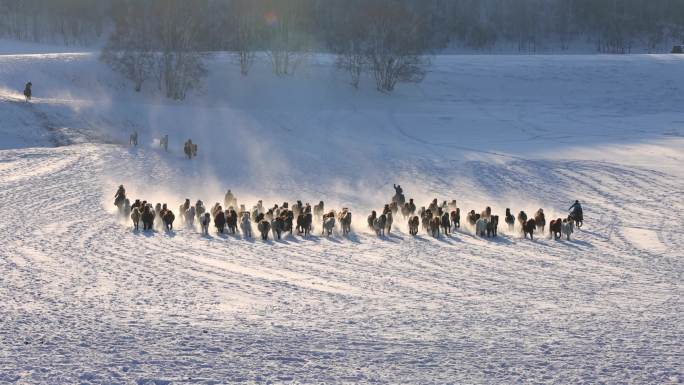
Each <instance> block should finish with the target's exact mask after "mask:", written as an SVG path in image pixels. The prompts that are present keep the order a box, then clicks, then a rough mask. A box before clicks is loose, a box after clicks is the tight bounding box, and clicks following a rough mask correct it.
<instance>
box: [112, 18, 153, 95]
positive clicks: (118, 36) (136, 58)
mask: <svg viewBox="0 0 684 385" xmlns="http://www.w3.org/2000/svg"><path fill="white" fill-rule="evenodd" d="M121 12H122V15H120V17H121V19H120V20H119V23H118V24H117V28H116V30H115V31H114V32H113V33H112V35H111V36H110V38H109V41H108V43H107V45H106V46H105V48H104V49H103V50H102V55H101V59H102V60H103V61H104V62H105V63H107V64H109V65H110V66H111V67H112V69H114V70H115V71H117V72H119V73H121V74H122V75H123V76H124V77H126V78H127V79H129V80H131V81H132V82H133V84H134V86H135V91H136V92H140V90H141V89H142V86H143V83H144V82H145V81H146V80H147V79H149V78H150V77H152V74H153V72H154V65H155V54H154V52H152V47H151V39H152V32H151V30H150V28H149V23H146V22H145V20H144V13H141V12H138V11H137V10H134V9H132V8H126V9H123V10H121Z"/></svg>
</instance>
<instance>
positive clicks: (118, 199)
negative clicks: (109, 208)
mask: <svg viewBox="0 0 684 385" xmlns="http://www.w3.org/2000/svg"><path fill="white" fill-rule="evenodd" d="M125 200H126V189H125V188H124V186H123V185H120V186H119V189H118V190H116V194H114V205H115V206H118V205H119V203H122V202H123V201H125Z"/></svg>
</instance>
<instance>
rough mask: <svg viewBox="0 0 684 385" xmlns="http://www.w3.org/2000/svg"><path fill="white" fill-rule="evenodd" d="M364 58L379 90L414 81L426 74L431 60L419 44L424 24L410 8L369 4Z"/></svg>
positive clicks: (390, 89)
mask: <svg viewBox="0 0 684 385" xmlns="http://www.w3.org/2000/svg"><path fill="white" fill-rule="evenodd" d="M367 17H368V20H367V23H368V31H369V32H368V36H369V41H368V48H367V50H366V60H367V61H368V63H369V65H370V68H371V70H372V73H373V76H374V77H375V82H376V86H377V88H378V90H379V91H381V92H388V93H389V92H392V91H393V90H394V87H395V86H396V84H397V83H399V82H407V83H411V82H413V83H415V82H420V81H422V80H423V78H424V77H425V74H426V72H427V70H426V69H427V67H428V66H429V64H430V61H429V59H427V57H426V52H425V50H426V48H425V47H424V46H422V45H421V44H420V42H421V40H422V39H423V36H422V35H423V33H424V27H425V25H424V24H423V23H422V21H421V20H420V18H419V17H418V15H416V14H415V13H414V12H412V11H411V10H410V9H409V8H407V7H403V6H401V5H397V6H395V7H392V8H389V9H388V8H384V7H383V8H379V7H377V6H375V7H371V8H369V10H368V13H367Z"/></svg>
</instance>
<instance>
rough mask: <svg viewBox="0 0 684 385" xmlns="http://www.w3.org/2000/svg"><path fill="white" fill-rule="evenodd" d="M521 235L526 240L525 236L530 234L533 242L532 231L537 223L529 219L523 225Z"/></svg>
mask: <svg viewBox="0 0 684 385" xmlns="http://www.w3.org/2000/svg"><path fill="white" fill-rule="evenodd" d="M522 228H523V234H524V235H525V239H527V234H530V239H531V240H534V230H535V229H536V228H537V222H535V220H534V219H529V220H527V221H525V222H524V223H523V226H522Z"/></svg>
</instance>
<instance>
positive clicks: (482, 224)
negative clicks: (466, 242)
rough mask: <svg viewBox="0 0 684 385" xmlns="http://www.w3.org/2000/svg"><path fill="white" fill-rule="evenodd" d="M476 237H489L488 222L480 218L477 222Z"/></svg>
mask: <svg viewBox="0 0 684 385" xmlns="http://www.w3.org/2000/svg"><path fill="white" fill-rule="evenodd" d="M475 235H477V236H479V237H485V236H487V220H486V219H484V218H480V219H478V220H477V222H475Z"/></svg>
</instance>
